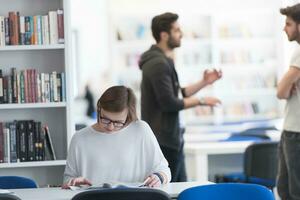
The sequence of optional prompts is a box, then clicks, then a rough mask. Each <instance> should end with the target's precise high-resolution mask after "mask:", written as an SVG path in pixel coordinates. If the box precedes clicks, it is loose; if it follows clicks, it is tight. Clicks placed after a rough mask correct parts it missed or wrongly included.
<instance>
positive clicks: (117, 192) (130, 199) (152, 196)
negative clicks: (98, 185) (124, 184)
mask: <svg viewBox="0 0 300 200" xmlns="http://www.w3.org/2000/svg"><path fill="white" fill-rule="evenodd" d="M108 199H112V200H171V198H170V196H169V195H168V194H167V193H166V192H164V191H161V190H156V189H151V188H113V189H103V190H89V191H85V192H81V193H79V194H77V195H75V196H74V197H73V198H72V200H108Z"/></svg>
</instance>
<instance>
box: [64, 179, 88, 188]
mask: <svg viewBox="0 0 300 200" xmlns="http://www.w3.org/2000/svg"><path fill="white" fill-rule="evenodd" d="M79 185H89V186H91V185H92V183H91V182H90V181H89V180H88V179H86V178H84V177H78V178H72V179H70V180H69V182H68V183H67V184H64V185H63V186H62V188H63V189H70V187H69V186H79Z"/></svg>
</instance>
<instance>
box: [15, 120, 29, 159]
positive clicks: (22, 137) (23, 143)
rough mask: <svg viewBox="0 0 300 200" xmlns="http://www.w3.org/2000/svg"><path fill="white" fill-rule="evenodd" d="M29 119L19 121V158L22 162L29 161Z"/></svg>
mask: <svg viewBox="0 0 300 200" xmlns="http://www.w3.org/2000/svg"><path fill="white" fill-rule="evenodd" d="M27 126H28V124H27V121H18V122H17V143H18V145H17V149H18V158H19V159H20V161H21V162H25V161H27V151H28V150H27V147H28V144H27V143H28V139H27V138H28V137H27Z"/></svg>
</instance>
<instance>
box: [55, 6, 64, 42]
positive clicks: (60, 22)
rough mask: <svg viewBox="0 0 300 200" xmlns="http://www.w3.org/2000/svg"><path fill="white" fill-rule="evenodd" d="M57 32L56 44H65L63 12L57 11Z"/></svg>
mask: <svg viewBox="0 0 300 200" xmlns="http://www.w3.org/2000/svg"><path fill="white" fill-rule="evenodd" d="M57 29H58V30H57V31H58V43H59V44H63V43H64V42H65V37H64V11H63V10H61V9H58V10H57Z"/></svg>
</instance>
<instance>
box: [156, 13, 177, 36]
mask: <svg viewBox="0 0 300 200" xmlns="http://www.w3.org/2000/svg"><path fill="white" fill-rule="evenodd" d="M177 19H178V15H177V14H175V13H170V12H166V13H163V14H161V15H157V16H155V17H154V18H153V19H152V23H151V30H152V35H153V37H154V39H155V40H156V42H159V41H160V33H161V32H167V33H170V31H171V28H172V24H173V23H174V22H175V21H177Z"/></svg>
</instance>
